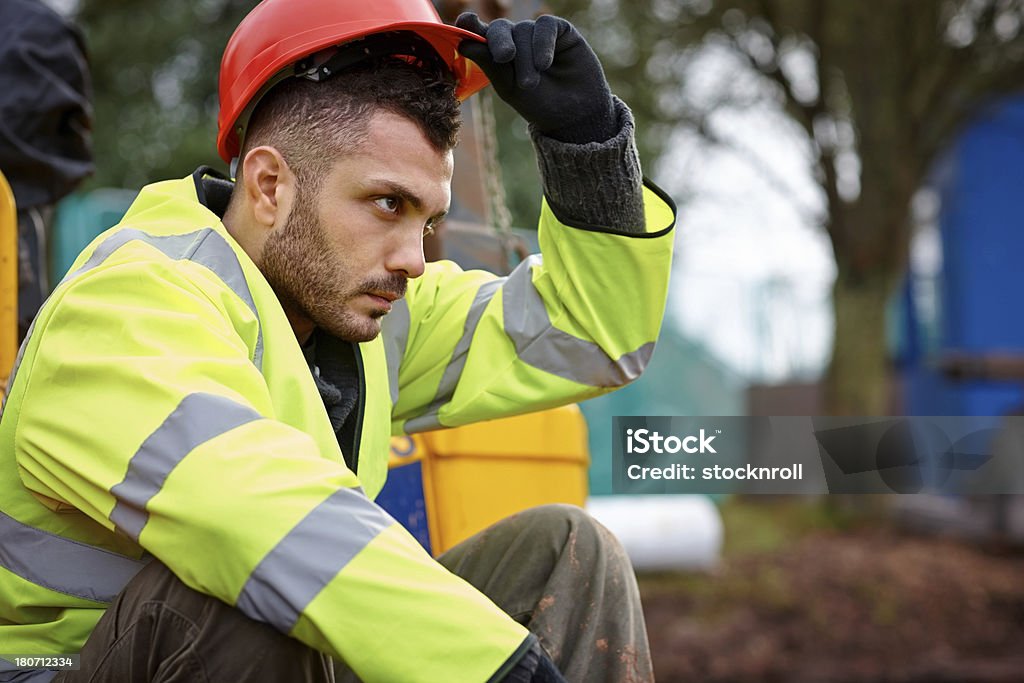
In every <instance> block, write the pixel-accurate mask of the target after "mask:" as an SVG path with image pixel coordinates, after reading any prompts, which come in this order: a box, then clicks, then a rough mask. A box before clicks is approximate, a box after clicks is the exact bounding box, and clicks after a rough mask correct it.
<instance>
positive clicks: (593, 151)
mask: <svg viewBox="0 0 1024 683" xmlns="http://www.w3.org/2000/svg"><path fill="white" fill-rule="evenodd" d="M371 5H372V7H371ZM382 17H383V18H382ZM458 25H459V26H461V27H462V28H461V29H457V28H452V27H448V26H444V25H443V24H441V23H440V22H439V20H438V19H437V15H436V13H434V11H433V8H432V6H431V5H430V3H429V2H427V1H426V0H391V1H390V2H378V3H355V2H349V1H344V2H342V1H339V2H334V3H323V2H322V0H265V1H264V2H263V3H261V4H260V5H259V6H258V7H257V8H256V9H255V10H254V11H253V12H252V13H251V14H250V15H249V16H248V17H247V18H246V20H245V21H243V23H242V24H241V25H240V26H239V27H238V29H237V30H236V32H235V34H234V36H233V37H232V39H231V41H230V42H229V44H228V47H227V50H226V52H225V57H224V60H223V63H222V65H221V86H220V89H221V107H222V110H221V116H220V132H219V135H218V147H219V150H220V152H221V156H222V157H223V158H225V160H227V159H233V164H232V165H233V166H234V167H235V175H236V180H235V182H234V183H233V184H232V183H229V182H227V181H224V180H219V179H217V178H215V177H212V173H211V172H209V171H208V170H203V169H200V170H199V171H197V172H196V173H195V174H193V176H192V177H189V178H186V179H184V180H179V181H170V182H165V183H158V184H156V185H153V186H150V187H148V188H145V189H144V190H143V191H142V193H141V194H140V196H139V198H138V200H137V201H136V202H135V204H133V206H132V208H131V209H130V210H129V211H128V213H127V214H126V215H125V217H124V219H123V220H122V223H121V224H120V225H119V226H117V227H115V228H114V229H112V230H111V231H108V232H107V233H105V234H104V235H101V236H100V237H99V238H97V240H96V241H95V242H94V243H93V244H92V245H90V247H89V248H87V249H86V250H85V252H83V254H82V255H81V256H80V257H79V259H78V261H76V263H75V264H74V266H73V267H72V270H71V273H70V274H69V275H68V277H67V278H66V279H65V281H64V282H63V283H62V284H61V285H60V286H59V287H58V288H57V289H56V290H55V292H54V294H53V296H52V297H51V298H50V300H49V301H48V302H47V304H46V306H44V308H43V310H42V311H41V312H40V315H39V317H38V318H37V320H36V322H35V329H34V331H33V332H32V333H31V334H30V336H29V339H28V341H27V342H26V344H25V345H24V346H23V349H22V353H21V357H20V360H19V364H18V366H17V368H16V374H15V376H14V379H13V380H12V383H11V388H10V392H9V395H8V397H7V402H6V407H5V410H4V413H3V416H2V420H0V443H2V444H3V451H2V453H3V458H2V459H0V490H3V491H4V498H3V499H2V502H0V512H2V514H0V538H4V539H5V540H4V545H3V546H2V547H3V552H2V554H0V578H2V580H0V624H2V625H0V640H2V641H3V642H4V643H5V649H10V650H12V651H23V652H25V653H31V652H36V653H56V652H77V651H78V650H79V649H81V655H82V656H81V658H82V670H81V671H65V672H62V673H61V674H60V675H59V676H57V678H56V680H57V681H61V682H62V683H68V682H77V681H83V680H91V681H122V680H131V681H135V680H145V681H150V680H152V681H161V682H169V681H195V680H210V681H256V680H259V681H291V680H295V681H327V680H331V679H332V677H333V675H334V672H333V671H332V659H333V660H337V661H338V662H339V664H338V669H339V673H338V675H339V677H340V678H342V679H351V678H353V677H355V676H358V677H359V679H361V680H364V681H368V682H373V681H388V682H402V681H431V682H436V681H509V682H513V681H517V682H518V681H537V682H543V681H561V680H564V679H563V678H562V676H561V674H560V673H559V669H561V671H562V672H563V673H565V675H566V677H567V678H568V679H569V680H574V681H584V680H585V681H600V680H609V681H611V680H616V681H622V680H651V671H650V661H649V655H648V653H647V644H646V636H645V634H644V627H643V620H642V614H641V613H640V611H639V602H638V598H637V593H636V586H635V582H634V579H633V577H632V574H631V571H630V568H629V565H628V561H626V560H625V558H624V557H623V556H622V554H621V550H620V549H619V547H618V546H617V545H616V544H615V543H614V541H613V540H612V539H610V538H609V536H608V535H607V532H605V531H604V530H602V529H600V528H599V527H598V526H596V525H595V524H594V523H593V522H591V521H590V520H589V518H587V517H586V516H585V515H584V514H583V513H581V512H579V511H576V510H573V509H571V508H566V507H561V506H555V507H547V508H542V509H539V510H537V511H528V512H526V513H522V514H520V515H517V516H516V517H513V518H512V519H510V520H507V521H506V522H504V523H501V524H499V525H497V526H495V527H493V528H492V529H490V530H486V531H484V532H482V533H481V534H480V535H478V536H477V537H475V538H473V539H470V540H469V541H467V542H466V543H465V544H463V545H462V546H459V547H456V548H454V549H453V550H452V551H450V552H449V553H448V554H446V555H445V556H444V557H443V558H441V562H442V563H443V565H444V566H442V564H438V563H437V562H435V561H433V560H432V559H431V558H430V557H429V556H427V555H426V554H425V553H424V552H423V550H422V548H421V547H419V545H418V544H417V543H416V542H415V540H413V539H412V537H411V536H409V535H408V534H407V533H406V532H405V531H404V529H402V527H401V526H400V525H398V524H397V523H396V522H394V520H392V519H391V518H390V517H388V516H387V514H386V513H384V512H383V511H382V510H380V508H378V507H377V506H376V505H375V504H374V503H373V502H372V498H373V497H374V496H375V495H376V494H377V492H378V491H379V490H380V488H381V486H382V484H383V481H384V477H385V475H386V457H387V451H388V438H389V427H390V429H392V430H394V431H396V432H401V431H403V430H410V431H412V430H417V429H430V428H435V427H438V426H454V425H458V424H463V423H466V422H471V421H474V420H480V419H488V418H492V417H497V416H501V415H507V414H512V413H516V412H524V411H527V410H530V409H535V408H541V407H549V406H553V405H557V404H559V403H564V402H566V401H570V400H577V399H580V398H584V397H589V396H593V395H597V394H599V393H602V392H604V391H608V390H609V389H611V388H613V387H615V386H618V385H621V384H623V383H625V382H627V381H629V380H630V379H632V378H634V377H635V376H636V375H637V374H638V373H639V371H640V369H641V368H642V366H643V364H644V363H645V362H646V359H647V358H648V357H649V355H650V352H651V350H652V348H653V343H654V339H655V336H656V334H657V329H658V326H659V324H660V320H661V314H662V309H663V307H664V300H665V294H666V288H667V275H668V270H669V265H670V258H671V241H672V236H671V227H672V223H673V215H672V208H671V206H670V204H668V203H667V201H666V200H664V199H662V198H660V197H659V195H658V194H657V193H656V192H655V191H653V190H652V189H644V188H642V187H641V181H640V175H639V167H638V164H637V162H636V155H635V149H634V147H633V143H632V122H631V118H630V114H629V112H628V109H626V108H625V106H624V105H622V104H621V103H620V102H618V101H617V100H615V99H614V98H613V97H612V96H611V94H610V92H609V91H608V89H607V84H606V83H605V80H604V76H603V74H602V72H601V69H600V65H599V64H598V62H597V60H596V57H594V55H593V52H592V51H591V50H590V48H589V46H587V44H586V43H585V42H584V41H583V40H582V38H581V37H580V36H579V34H578V33H577V32H576V30H575V29H574V28H573V27H572V26H571V25H570V24H568V22H565V21H564V20H561V19H556V18H554V17H544V18H541V19H539V20H538V21H537V22H525V23H520V24H515V25H514V26H513V25H512V24H509V23H508V22H495V23H494V24H493V25H491V26H487V25H485V24H483V23H482V22H480V21H479V20H478V19H477V18H476V17H475V16H473V15H467V16H464V17H461V18H460V21H459V22H458ZM458 50H461V51H462V53H464V54H465V55H466V56H467V57H470V58H472V59H473V60H474V61H475V62H476V64H477V65H479V67H480V68H482V69H483V70H484V71H485V72H486V73H487V75H488V76H489V78H490V80H491V82H492V83H493V84H494V86H495V88H496V89H497V90H498V92H499V94H500V95H501V96H502V97H503V98H505V100H506V101H508V102H509V103H510V104H511V105H512V106H514V107H515V108H516V109H517V110H518V111H519V112H520V113H521V114H523V115H524V116H525V117H526V118H527V120H528V121H530V123H531V127H532V129H533V131H534V138H535V144H536V146H537V149H538V158H539V162H540V164H541V169H542V172H543V175H544V185H545V195H546V199H547V204H548V206H546V207H545V209H544V212H543V215H542V216H541V226H540V230H541V233H540V241H541V245H542V250H543V252H544V256H543V260H541V259H540V258H538V257H535V258H531V259H530V260H528V261H527V262H525V263H524V264H522V265H521V266H520V267H519V268H517V270H516V271H515V272H514V273H513V274H512V275H511V276H509V277H508V278H506V279H498V278H495V277H494V276H491V275H487V274H484V273H479V272H468V273H464V272H461V271H460V270H459V269H458V268H457V267H455V266H454V265H452V264H450V263H441V264H431V265H429V266H428V265H424V263H423V253H422V237H423V234H424V231H428V230H430V229H431V228H432V226H433V225H435V224H436V223H437V222H438V221H439V220H441V218H442V217H443V216H444V213H445V211H446V210H447V207H448V202H449V197H450V191H449V183H450V179H451V164H452V155H451V148H452V146H453V145H454V142H455V135H456V133H457V128H458V124H457V121H458V118H457V99H456V97H455V95H456V94H459V95H463V96H468V94H470V93H471V92H472V91H473V90H474V89H475V88H479V87H481V86H482V85H483V83H484V80H483V79H482V78H481V76H480V73H479V71H478V70H477V67H475V66H474V65H473V64H472V63H471V62H469V61H467V60H466V59H464V58H463V57H462V56H461V55H460V54H459V52H458ZM8 494H10V495H8ZM143 566H144V568H142V567H143ZM445 567H447V569H446V568H445ZM449 569H450V570H451V571H449ZM111 603H112V604H111ZM108 605H109V609H107V607H108ZM101 617H102V618H101ZM97 621H98V624H97ZM7 624H12V625H15V626H13V627H11V626H7ZM527 627H528V628H527ZM531 631H532V633H531ZM534 634H535V635H534ZM86 638H88V642H86V643H85V645H84V647H83V646H82V643H83V641H85V640H86ZM7 643H11V644H7ZM18 675H25V672H21V674H18ZM27 675H28V676H30V677H31V678H26V679H25V680H33V681H35V680H48V678H47V677H48V676H49V675H52V674H47V673H44V672H31V673H29V674H27Z"/></svg>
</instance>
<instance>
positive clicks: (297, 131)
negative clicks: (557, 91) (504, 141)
mask: <svg viewBox="0 0 1024 683" xmlns="http://www.w3.org/2000/svg"><path fill="white" fill-rule="evenodd" d="M379 111H387V112H391V113H394V114H398V115H400V116H405V117H406V118H408V119H410V120H412V121H413V122H415V123H416V124H418V125H419V127H420V129H421V130H422V131H423V133H424V135H425V136H426V137H427V139H428V140H429V141H430V143H431V144H432V145H433V146H434V148H435V149H437V150H438V151H448V150H450V149H452V148H453V147H455V145H456V143H457V142H458V138H459V128H460V126H461V123H462V120H461V116H460V113H459V100H458V99H457V98H456V97H455V85H454V83H453V82H452V79H451V78H450V76H448V75H447V74H439V73H436V72H433V71H431V70H429V69H423V68H421V67H419V66H415V65H413V64H410V63H409V62H408V61H406V60H404V59H402V58H399V57H381V58H377V59H373V60H367V61H365V62H361V63H359V64H357V65H356V66H353V67H350V68H348V69H347V70H345V71H343V72H341V73H338V74H337V75H335V76H333V77H332V78H329V79H327V80H326V81H322V82H319V83H318V82H314V81H309V80H306V79H303V78H289V79H287V80H285V81H282V82H281V83H280V84H278V85H277V86H275V87H274V88H273V89H272V90H271V91H270V92H269V93H267V94H266V95H265V96H264V97H263V99H262V100H260V102H259V104H258V105H257V106H256V110H255V111H254V112H253V115H252V118H251V120H250V123H249V127H248V130H247V132H246V137H245V141H244V142H243V148H242V152H241V154H240V158H244V157H245V153H246V152H248V151H249V150H250V149H252V148H253V147H257V146H259V145H271V146H273V147H275V148H277V150H278V151H279V152H281V154H282V156H284V158H285V160H286V161H287V162H288V165H289V166H290V167H291V168H292V171H293V172H294V173H295V174H296V175H297V176H298V177H299V178H300V180H301V181H302V182H303V185H304V186H305V188H304V189H310V190H312V191H313V192H314V193H315V192H316V191H317V190H318V188H319V183H320V180H321V179H322V178H323V176H324V175H325V173H326V171H327V170H329V168H330V166H331V165H332V164H333V163H334V161H335V160H336V159H337V158H338V157H340V156H342V155H344V154H346V153H347V152H348V151H349V150H351V149H353V148H354V147H355V146H357V145H359V144H360V143H361V142H362V141H363V140H365V138H366V135H367V129H368V124H369V120H370V118H371V117H372V116H373V114H375V113H377V112H379ZM238 175H239V177H241V167H239V169H238Z"/></svg>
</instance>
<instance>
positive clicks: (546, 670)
mask: <svg viewBox="0 0 1024 683" xmlns="http://www.w3.org/2000/svg"><path fill="white" fill-rule="evenodd" d="M501 683H568V682H567V681H566V680H565V678H564V677H563V676H562V674H561V673H560V672H559V671H558V668H557V667H556V666H555V663H554V662H552V661H551V658H550V657H548V655H547V653H546V652H544V649H543V648H542V647H541V646H540V643H539V642H538V641H536V640H535V641H534V642H533V645H532V646H531V647H530V649H529V650H527V651H526V654H525V655H523V656H522V657H521V658H520V660H519V661H518V662H517V663H516V666H515V668H514V669H512V670H511V671H509V672H508V675H506V676H505V677H504V678H503V679H501Z"/></svg>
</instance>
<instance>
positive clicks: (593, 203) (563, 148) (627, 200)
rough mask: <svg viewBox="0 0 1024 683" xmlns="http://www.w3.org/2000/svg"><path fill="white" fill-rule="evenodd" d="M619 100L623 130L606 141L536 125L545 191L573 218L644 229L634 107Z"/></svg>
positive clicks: (534, 133) (558, 209)
mask: <svg viewBox="0 0 1024 683" xmlns="http://www.w3.org/2000/svg"><path fill="white" fill-rule="evenodd" d="M612 97H613V98H614V100H615V111H616V114H617V116H618V122H619V130H618V133H616V134H615V135H614V136H613V137H612V138H610V139H608V140H606V141H604V142H587V143H584V144H580V145H578V144H573V143H569V142H561V141H559V140H555V139H554V138H550V137H547V136H546V135H544V134H542V133H540V132H538V131H537V130H536V129H535V128H534V127H533V126H532V125H531V126H530V136H531V137H532V138H533V145H534V148H535V149H536V150H537V165H538V167H539V168H540V178H541V185H542V187H543V189H544V196H545V197H546V198H547V200H548V203H549V204H550V205H551V207H552V209H553V210H554V211H555V214H556V215H558V216H559V217H560V218H562V217H564V218H565V219H567V220H568V221H570V222H578V223H587V224H591V225H597V226H601V227H603V228H607V229H609V230H612V231H615V232H623V233H642V232H644V227H645V226H644V201H643V175H642V172H641V170H640V157H639V155H638V154H637V150H636V141H635V139H634V123H633V113H632V112H631V111H630V110H629V107H627V106H626V104H625V103H624V102H623V101H622V100H620V99H619V98H617V97H615V96H614V95H613V96H612Z"/></svg>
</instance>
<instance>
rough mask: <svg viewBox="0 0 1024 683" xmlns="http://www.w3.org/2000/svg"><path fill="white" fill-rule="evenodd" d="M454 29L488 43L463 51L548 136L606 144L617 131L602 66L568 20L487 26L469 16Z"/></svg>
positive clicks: (465, 43) (467, 46)
mask: <svg viewBox="0 0 1024 683" xmlns="http://www.w3.org/2000/svg"><path fill="white" fill-rule="evenodd" d="M455 25H456V26H457V27H459V28H461V29H465V30H467V31H472V32H473V33H476V34H477V35H480V36H483V37H484V38H486V39H487V42H486V43H477V42H473V41H469V40H464V41H462V44H461V45H459V52H460V53H461V54H462V55H463V56H465V57H467V58H469V59H471V60H473V61H474V62H476V63H477V65H479V66H480V68H481V69H483V71H484V73H485V74H487V77H488V78H489V79H491V83H492V84H493V85H494V89H495V91H497V93H498V95H499V96H500V97H501V99H503V100H505V101H506V102H507V103H508V104H509V105H510V106H511V107H512V108H513V109H515V110H516V111H517V112H519V115H520V116H522V117H523V118H524V119H526V120H527V121H528V122H529V123H532V124H533V125H534V127H535V128H536V129H537V130H538V131H540V132H541V133H543V134H544V135H547V136H549V137H552V138H555V139H556V140H561V141H562V142H572V143H577V144H581V143H584V142H603V141H605V140H608V139H609V138H611V137H612V136H613V135H615V134H616V133H617V132H618V125H617V123H618V121H617V120H616V115H615V104H614V102H613V101H612V93H611V90H610V89H609V88H608V81H607V80H605V77H604V71H603V70H602V69H601V62H599V61H598V59H597V55H595V54H594V51H593V50H592V49H591V48H590V46H589V45H588V44H587V41H586V40H584V39H583V36H581V35H580V33H579V31H577V30H576V27H574V26H573V25H572V24H570V23H569V22H568V21H566V20H565V19H562V18H561V17H553V16H551V15H547V14H546V15H544V16H541V17H539V18H538V19H537V20H536V21H520V22H518V23H515V24H513V23H512V22H511V21H509V20H508V19H497V20H495V21H493V22H491V23H490V25H488V24H485V23H484V22H482V21H480V18H479V17H478V16H477V15H475V14H473V13H472V12H464V13H463V14H461V15H459V18H458V19H456V20H455Z"/></svg>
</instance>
